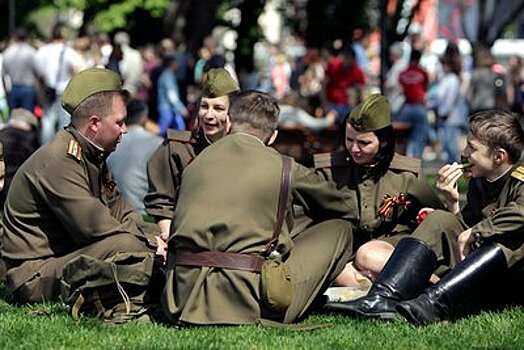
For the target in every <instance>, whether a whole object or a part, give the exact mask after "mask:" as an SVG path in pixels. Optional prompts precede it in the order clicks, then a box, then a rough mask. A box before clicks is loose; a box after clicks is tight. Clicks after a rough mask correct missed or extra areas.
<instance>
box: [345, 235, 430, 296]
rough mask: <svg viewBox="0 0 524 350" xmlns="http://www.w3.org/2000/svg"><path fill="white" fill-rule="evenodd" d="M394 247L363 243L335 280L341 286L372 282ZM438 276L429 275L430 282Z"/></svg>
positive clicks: (374, 241)
mask: <svg viewBox="0 0 524 350" xmlns="http://www.w3.org/2000/svg"><path fill="white" fill-rule="evenodd" d="M394 249H395V247H394V246H393V245H391V244H390V243H388V242H385V241H380V240H373V241H369V242H367V243H365V244H363V245H362V246H361V247H360V248H359V249H358V250H357V253H356V254H355V260H354V261H353V262H350V263H349V264H347V265H346V268H345V269H344V271H342V273H341V274H340V275H339V276H338V277H337V279H336V280H335V283H336V285H338V286H343V287H360V286H362V283H366V282H367V281H371V282H373V281H374V280H375V278H376V277H377V276H378V274H379V273H380V272H381V271H382V269H383V268H384V266H385V265H386V262H387V261H388V259H389V257H390V256H391V254H393V250H394ZM438 281H439V278H438V277H437V276H436V275H434V274H433V275H431V278H430V282H431V283H437V282H438Z"/></svg>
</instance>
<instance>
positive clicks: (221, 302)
mask: <svg viewBox="0 0 524 350" xmlns="http://www.w3.org/2000/svg"><path fill="white" fill-rule="evenodd" d="M281 171H282V156H281V155H280V154H279V153H278V152H277V151H276V150H275V149H273V148H270V147H266V146H265V145H264V144H263V143H262V142H261V141H260V140H259V139H257V138H255V137H253V136H250V135H246V134H242V133H238V134H233V135H229V136H226V137H224V138H223V139H220V140H219V141H217V142H215V143H214V144H213V145H212V146H210V147H208V148H207V149H206V150H205V151H203V152H202V153H201V154H200V155H199V156H198V157H197V158H196V159H195V160H194V161H193V162H192V163H191V164H190V165H189V166H188V167H187V168H186V169H185V170H184V173H183V174H182V184H181V186H180V191H179V196H178V201H177V203H176V209H175V216H174V219H173V224H172V226H171V230H172V232H171V235H170V239H169V257H168V279H167V283H166V289H165V291H164V294H163V304H164V310H166V308H167V309H169V310H173V309H174V311H173V312H172V314H171V315H168V316H169V317H170V318H171V319H172V321H174V322H177V321H181V322H187V323H192V324H252V323H255V321H256V320H257V319H259V318H260V317H261V306H260V296H259V275H258V274H256V273H252V272H246V271H238V270H226V269H218V268H209V267H202V268H199V267H196V268H190V267H185V266H175V265H174V263H173V259H174V255H175V254H176V253H177V252H178V251H192V252H199V251H227V252H234V253H244V254H260V253H262V252H263V251H264V248H265V246H266V244H267V243H268V242H269V240H270V239H271V237H272V235H273V228H274V226H275V222H276V213H277V203H278V195H279V189H280V178H281ZM292 205H301V206H303V207H304V210H305V211H306V213H307V214H308V215H309V216H311V217H313V218H314V219H316V220H317V221H321V220H324V219H328V218H342V217H345V218H348V219H354V218H355V217H354V213H355V209H356V208H355V207H351V205H352V202H351V201H350V200H349V197H348V193H347V192H346V193H344V192H342V191H337V190H336V189H335V186H334V184H332V183H329V182H326V181H325V180H324V179H323V178H322V177H321V176H319V175H317V174H315V173H314V172H312V171H311V170H309V169H307V168H305V167H303V166H301V165H299V164H298V163H295V162H293V163H292V167H291V183H290V196H289V200H288V205H287V218H286V221H285V224H284V226H283V228H282V233H281V234H280V236H279V244H278V250H279V252H281V253H282V254H283V255H284V258H286V255H287V254H288V253H290V252H291V254H293V245H294V243H293V240H292V237H291V236H290V231H291V229H292V226H293V218H292V217H290V216H291V215H290V213H291V206H292ZM286 223H287V224H286ZM348 225H350V222H348ZM297 236H300V234H299V233H298V234H297ZM293 238H295V237H293ZM319 254H330V252H329V251H323V252H319ZM311 259H315V257H314V256H312V257H311ZM304 273H306V272H305V271H304Z"/></svg>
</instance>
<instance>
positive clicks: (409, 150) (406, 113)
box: [397, 103, 430, 158]
mask: <svg viewBox="0 0 524 350" xmlns="http://www.w3.org/2000/svg"><path fill="white" fill-rule="evenodd" d="M397 121H399V122H405V123H409V124H411V131H410V132H409V137H408V140H407V144H406V155H407V156H408V157H415V158H422V154H423V152H424V147H426V144H427V143H428V135H429V128H430V125H429V121H428V115H427V111H426V107H424V105H421V104H407V103H406V104H405V105H404V106H403V107H402V108H401V110H400V112H399V114H398V117H397Z"/></svg>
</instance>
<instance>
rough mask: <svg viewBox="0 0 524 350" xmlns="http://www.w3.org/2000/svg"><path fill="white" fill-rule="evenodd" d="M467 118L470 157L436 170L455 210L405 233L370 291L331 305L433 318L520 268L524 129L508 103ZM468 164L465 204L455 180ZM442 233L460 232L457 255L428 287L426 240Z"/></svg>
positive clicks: (431, 257)
mask: <svg viewBox="0 0 524 350" xmlns="http://www.w3.org/2000/svg"><path fill="white" fill-rule="evenodd" d="M469 125H470V131H469V135H468V138H467V145H466V147H465V149H464V151H463V158H464V160H465V162H466V163H464V164H457V163H453V164H448V165H445V166H443V167H442V168H441V169H440V170H439V178H438V180H437V187H438V188H439V189H440V190H441V191H442V192H443V193H444V194H445V197H446V199H447V201H448V208H449V210H450V211H451V212H444V211H440V210H437V211H434V212H432V213H431V214H430V215H429V216H428V217H427V218H426V219H425V220H424V221H423V222H422V224H421V225H420V226H419V227H418V228H417V230H416V231H415V232H414V233H413V234H412V237H413V238H406V239H404V240H402V241H401V242H400V243H399V245H398V246H397V247H396V249H395V251H394V252H393V255H392V256H391V258H390V259H389V260H388V263H387V264H386V266H385V267H384V269H383V271H382V273H381V274H380V275H379V277H378V278H377V280H376V281H375V284H374V285H373V287H372V288H371V291H370V292H369V294H368V295H367V296H366V297H363V298H361V299H358V300H356V301H353V302H350V303H346V304H345V305H343V306H341V305H330V306H329V309H331V310H332V311H342V312H343V313H345V314H353V315H363V314H367V315H369V316H373V315H377V314H380V313H382V312H385V311H387V312H392V310H396V312H398V313H399V314H400V315H402V316H404V317H405V318H406V319H407V320H408V321H410V322H411V323H414V324H417V325H422V324H428V323H433V322H437V321H441V320H449V319H451V318H455V317H457V316H458V315H459V314H460V313H459V311H465V310H464V309H463V308H464V307H465V306H468V305H467V304H469V303H473V302H477V303H479V302H480V298H479V297H480V296H481V293H482V292H486V291H489V292H490V293H493V292H495V290H493V288H490V287H491V286H492V285H498V284H499V282H501V281H504V279H506V278H508V277H513V278H515V276H517V273H520V270H521V268H522V260H523V257H524V238H523V236H522V234H523V232H524V166H522V165H519V164H518V162H519V160H520V157H521V154H522V149H523V147H524V132H523V130H522V127H521V125H520V123H519V121H518V119H517V117H516V116H514V115H512V114H510V113H508V112H504V111H496V110H490V111H482V112H478V113H475V114H473V115H472V116H471V117H470V120H469ZM465 169H466V170H465ZM464 172H466V173H468V175H469V176H470V177H471V180H470V182H469V189H468V194H467V204H466V206H465V207H464V209H462V211H460V208H459V204H458V201H459V194H458V190H457V180H458V179H459V178H460V177H461V176H462V175H463V173H464ZM442 233H452V234H453V237H456V238H455V239H456V244H457V246H458V250H457V252H456V253H457V257H458V259H457V260H458V261H459V262H458V264H457V265H456V266H455V267H454V268H453V269H452V270H451V271H450V272H448V273H447V274H446V275H445V276H444V277H442V279H441V280H440V281H439V282H438V283H436V284H434V285H432V286H430V287H429V288H427V289H425V290H424V288H426V286H427V282H428V278H429V276H430V275H431V273H432V272H433V269H434V268H435V264H436V256H435V254H434V252H433V251H432V250H431V249H430V247H429V246H428V245H427V244H426V243H424V242H423V240H425V238H424V237H428V236H429V235H431V234H433V235H434V236H437V237H440V236H441V234H442ZM417 238H420V239H421V240H419V239H417ZM517 280H518V278H517ZM491 297H493V294H492V295H491ZM469 306H471V305H469ZM466 310H467V309H466Z"/></svg>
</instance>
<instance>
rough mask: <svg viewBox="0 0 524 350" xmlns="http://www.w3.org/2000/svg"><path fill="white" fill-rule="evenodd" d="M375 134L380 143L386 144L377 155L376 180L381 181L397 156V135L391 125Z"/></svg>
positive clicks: (376, 131)
mask: <svg viewBox="0 0 524 350" xmlns="http://www.w3.org/2000/svg"><path fill="white" fill-rule="evenodd" d="M374 133H375V135H377V137H378V140H379V142H380V143H385V145H384V147H381V148H380V150H379V151H378V154H377V165H376V167H375V170H376V171H375V173H374V178H375V179H379V178H380V177H382V176H383V175H384V174H385V173H386V172H387V171H388V169H389V165H390V164H391V160H392V159H393V157H394V156H395V145H396V142H397V135H396V134H395V130H393V127H392V126H391V125H388V126H386V127H385V128H382V129H379V130H375V131H374Z"/></svg>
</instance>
